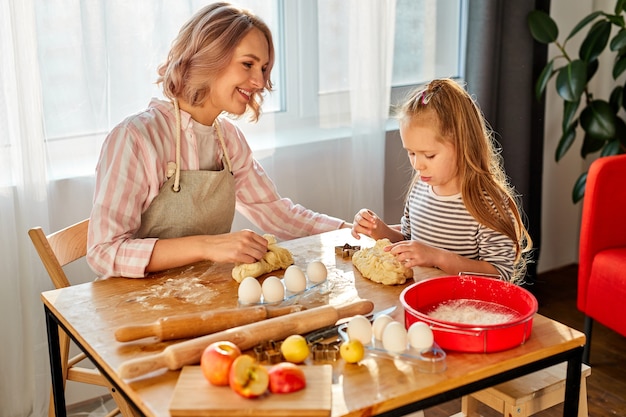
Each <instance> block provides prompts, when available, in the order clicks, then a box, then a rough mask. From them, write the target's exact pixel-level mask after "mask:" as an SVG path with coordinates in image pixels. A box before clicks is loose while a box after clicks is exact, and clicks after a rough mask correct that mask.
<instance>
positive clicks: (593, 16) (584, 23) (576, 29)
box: [565, 11, 602, 40]
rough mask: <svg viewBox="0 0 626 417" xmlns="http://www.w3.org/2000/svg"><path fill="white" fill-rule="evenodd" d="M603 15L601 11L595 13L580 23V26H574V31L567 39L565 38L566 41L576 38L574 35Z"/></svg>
mask: <svg viewBox="0 0 626 417" xmlns="http://www.w3.org/2000/svg"><path fill="white" fill-rule="evenodd" d="M601 14H602V12H601V11H597V12H593V13H591V14H589V15H587V16H586V17H585V18H584V19H583V20H581V21H580V22H578V24H577V25H576V26H574V29H572V31H571V32H570V33H569V35H568V36H567V38H565V40H568V39H571V38H572V37H574V35H576V34H577V33H578V32H579V31H580V30H581V29H582V28H584V27H585V26H587V25H588V24H589V22H591V21H593V20H594V19H595V18H596V17H598V16H600V15H601Z"/></svg>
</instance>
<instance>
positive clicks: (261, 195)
mask: <svg viewBox="0 0 626 417" xmlns="http://www.w3.org/2000/svg"><path fill="white" fill-rule="evenodd" d="M181 122H182V123H181V129H182V132H181V169H183V170H197V169H199V164H200V162H199V158H198V149H197V142H196V136H195V134H194V132H193V123H194V121H193V119H191V117H190V115H189V114H188V113H186V112H184V111H181ZM175 126H176V122H175V117H174V106H173V105H172V104H171V103H169V102H166V101H162V100H158V99H153V100H152V101H151V102H150V105H149V107H148V109H147V110H145V111H143V112H140V113H138V114H135V115H133V116H130V117H128V118H127V119H126V120H124V121H123V122H122V123H120V124H119V125H118V126H116V127H115V128H114V129H113V130H112V131H111V132H110V133H109V135H108V137H107V138H106V140H105V142H104V145H103V146H102V151H101V154H100V159H99V161H98V165H97V167H96V185H95V193H94V199H93V208H92V211H91V216H90V222H89V238H88V243H87V244H88V250H87V262H88V263H89V265H90V267H91V268H92V269H93V270H94V272H95V273H96V274H98V275H99V276H104V277H106V276H124V277H131V278H135V277H144V276H145V275H146V272H145V268H146V266H147V265H148V262H149V261H150V256H151V255H152V250H153V248H154V244H155V242H156V240H157V239H154V238H146V239H136V238H134V234H135V232H136V231H137V230H138V229H139V226H140V223H141V214H142V213H143V212H144V211H145V210H146V209H147V208H148V206H149V205H150V203H151V202H152V200H153V199H154V198H155V197H156V196H157V194H158V193H159V189H160V187H161V185H162V184H163V183H164V182H165V181H166V180H167V177H166V175H167V163H168V162H171V161H175V160H176V136H175V132H174V131H175ZM220 126H221V129H222V133H223V136H224V141H225V144H226V149H227V151H228V156H229V157H230V160H231V164H232V169H233V174H234V176H235V187H236V198H237V203H236V207H237V210H238V211H239V212H240V213H241V214H243V215H244V216H245V217H247V218H248V219H249V220H250V221H251V222H253V223H254V224H255V225H257V227H259V228H260V229H261V230H264V231H265V232H267V233H272V234H274V235H275V236H277V237H278V238H280V239H294V238H297V237H302V236H306V235H312V234H317V233H322V232H326V231H329V230H334V229H337V228H339V227H340V226H341V225H342V223H343V220H340V219H338V218H335V217H330V216H327V215H325V214H320V213H316V212H314V211H312V210H309V209H306V208H305V207H303V206H301V205H299V204H294V203H293V202H292V201H291V200H290V199H288V198H282V197H281V196H280V195H279V194H278V191H277V190H276V186H275V185H274V183H273V182H272V180H271V179H270V178H269V177H268V176H267V175H266V173H265V171H264V170H263V167H261V165H260V164H259V163H258V162H257V161H256V160H255V159H254V158H253V156H252V151H251V150H250V147H249V146H248V143H247V142H246V139H245V137H244V136H243V133H242V132H241V131H240V130H239V129H238V128H237V127H236V126H235V125H233V124H232V123H231V122H230V121H229V120H228V119H227V118H224V117H220ZM222 154H223V152H222V149H221V147H220V146H218V147H216V154H215V160H216V161H221V159H222Z"/></svg>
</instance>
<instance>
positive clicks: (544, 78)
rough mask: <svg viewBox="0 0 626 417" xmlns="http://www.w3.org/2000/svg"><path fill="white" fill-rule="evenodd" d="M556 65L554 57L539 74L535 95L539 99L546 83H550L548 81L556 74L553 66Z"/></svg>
mask: <svg viewBox="0 0 626 417" xmlns="http://www.w3.org/2000/svg"><path fill="white" fill-rule="evenodd" d="M553 65H554V59H551V60H550V61H549V62H548V63H547V64H546V66H545V67H544V68H543V70H541V74H539V78H538V79H537V83H536V84H535V97H537V101H539V100H541V96H542V95H543V92H544V91H545V89H546V85H548V81H550V78H552V76H553V75H554V74H555V73H554V72H553V71H552V66H553Z"/></svg>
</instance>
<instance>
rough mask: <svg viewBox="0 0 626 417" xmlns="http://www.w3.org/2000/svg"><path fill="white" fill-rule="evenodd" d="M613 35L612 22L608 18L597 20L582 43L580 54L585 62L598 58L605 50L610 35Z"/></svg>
mask: <svg viewBox="0 0 626 417" xmlns="http://www.w3.org/2000/svg"><path fill="white" fill-rule="evenodd" d="M610 35H611V23H610V22H609V21H607V20H602V21H599V22H597V23H596V24H595V25H593V26H592V27H591V29H589V33H587V36H586V37H585V39H584V40H583V43H582V44H581V45H580V50H579V52H578V56H579V57H580V59H582V60H583V61H585V62H591V61H594V60H596V59H598V56H599V55H600V54H601V53H602V51H604V48H606V45H607V43H608V42H609V36H610Z"/></svg>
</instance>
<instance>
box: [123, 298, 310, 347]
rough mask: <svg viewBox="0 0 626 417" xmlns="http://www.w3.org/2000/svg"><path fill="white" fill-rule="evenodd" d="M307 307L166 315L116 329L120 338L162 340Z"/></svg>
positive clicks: (258, 307) (254, 320)
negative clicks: (150, 321) (153, 337)
mask: <svg viewBox="0 0 626 417" xmlns="http://www.w3.org/2000/svg"><path fill="white" fill-rule="evenodd" d="M303 309H304V307H303V306H301V305H292V306H287V307H266V306H263V305H259V306H252V307H244V308H232V309H222V310H213V311H202V312H199V313H190V314H181V315H178V316H169V317H162V318H160V319H158V320H157V321H155V322H152V323H148V324H137V325H130V326H123V327H120V328H119V329H117V330H116V331H115V339H117V341H118V342H130V341H132V340H137V339H142V338H144V337H151V336H155V337H156V338H157V339H158V340H159V341H163V340H172V339H186V338H190V337H198V336H204V335H207V334H211V333H215V332H219V331H221V330H226V329H230V328H231V327H236V326H241V325H243V324H248V323H254V322H256V321H260V320H265V319H268V318H272V317H279V316H283V315H285V314H290V313H294V312H296V311H301V310H303Z"/></svg>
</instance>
